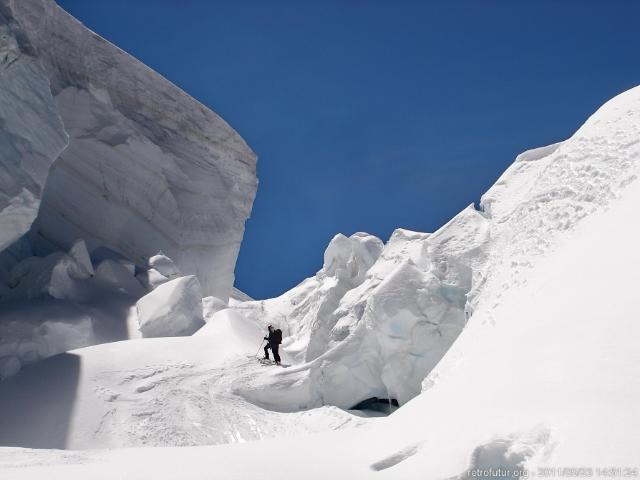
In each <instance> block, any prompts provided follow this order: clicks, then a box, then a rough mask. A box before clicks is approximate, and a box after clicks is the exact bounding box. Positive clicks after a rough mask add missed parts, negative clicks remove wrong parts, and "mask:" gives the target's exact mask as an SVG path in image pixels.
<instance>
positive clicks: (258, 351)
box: [254, 338, 264, 357]
mask: <svg viewBox="0 0 640 480" xmlns="http://www.w3.org/2000/svg"><path fill="white" fill-rule="evenodd" d="M263 343H264V338H263V339H262V342H260V346H259V347H258V350H257V351H256V354H255V355H254V357H257V356H258V353H260V349H261V348H262V344H263Z"/></svg>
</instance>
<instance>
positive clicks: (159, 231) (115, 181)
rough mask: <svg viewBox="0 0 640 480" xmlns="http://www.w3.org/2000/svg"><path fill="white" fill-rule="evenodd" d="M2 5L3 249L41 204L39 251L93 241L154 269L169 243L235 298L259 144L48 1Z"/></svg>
mask: <svg viewBox="0 0 640 480" xmlns="http://www.w3.org/2000/svg"><path fill="white" fill-rule="evenodd" d="M0 5H1V6H0V14H1V15H2V20H3V21H2V25H3V26H2V28H3V30H4V32H5V35H4V36H3V40H2V42H3V43H2V44H1V45H0V48H2V49H3V51H4V54H3V58H4V59H5V60H4V64H3V65H2V66H1V67H0V68H2V69H3V72H4V73H3V88H2V92H0V107H2V108H0V110H1V111H2V113H1V114H0V115H2V118H3V119H4V120H3V135H4V137H3V138H1V139H0V145H1V146H2V150H3V152H5V151H6V154H3V155H2V157H3V158H2V162H3V165H5V164H6V168H5V169H3V172H5V173H2V177H0V222H2V223H0V225H1V227H2V228H0V232H1V234H0V235H1V237H0V250H1V249H2V248H3V247H5V246H7V245H8V244H9V243H11V242H13V241H14V240H16V239H17V238H18V237H19V236H20V235H21V234H22V233H24V232H25V231H26V230H27V229H28V228H29V226H30V225H31V222H32V221H33V218H34V217H35V214H36V212H37V211H38V204H39V203H40V210H39V213H38V218H37V220H36V222H35V223H34V225H33V228H32V231H31V234H30V239H31V241H32V243H33V244H34V245H35V249H36V251H38V252H52V251H56V250H60V249H62V250H67V249H68V248H70V247H71V245H72V243H73V242H74V241H75V240H76V239H78V238H83V239H84V240H85V241H86V243H87V247H88V248H89V250H94V249H95V248H97V247H100V246H108V247H110V248H112V249H114V250H116V251H118V252H119V253H121V254H122V255H124V256H126V257H128V258H130V259H131V260H133V261H134V262H135V263H136V264H138V265H140V266H144V265H146V262H147V259H148V258H149V257H151V256H152V255H155V254H156V253H157V252H158V251H160V250H162V251H163V252H165V253H166V254H167V255H169V256H170V257H171V259H172V260H173V261H174V262H175V263H176V265H177V266H178V268H179V269H180V270H181V271H182V273H183V274H185V275H191V274H193V275H196V276H197V277H198V279H199V280H200V283H201V285H202V288H203V290H204V291H205V293H206V294H209V295H215V296H217V297H219V298H221V299H223V300H224V301H226V300H227V298H228V297H229V294H230V293H231V288H232V285H233V270H234V267H235V261H236V257H237V254H238V249H239V247H240V242H241V240H242V236H243V232H244V222H245V220H246V219H247V217H248V216H249V213H250V211H251V206H252V203H253V198H254V196H255V191H256V186H257V181H256V176H255V162H256V157H255V154H254V153H253V152H252V151H251V149H250V148H249V147H248V146H247V145H246V144H245V142H244V141H243V140H242V139H241V138H240V136H239V135H238V134H237V133H236V132H235V131H234V130H233V129H231V127H229V125H227V124H226V123H225V122H224V120H222V119H221V118H220V117H219V116H217V115H216V114H215V113H213V112H212V111H211V110H209V109H207V108H205V107H204V106H203V105H201V104H200V103H198V102H197V101H195V100H194V99H192V98H191V97H189V96H188V95H187V94H185V93H184V92H182V91H181V90H180V89H178V88H177V87H175V86H174V85H172V84H171V83H170V82H168V81H167V80H165V79H164V78H162V77H161V76H160V75H158V74H157V73H155V72H153V71H152V70H150V69H149V68H148V67H146V66H145V65H143V64H142V63H140V62H138V61H137V60H135V59H134V58H132V57H131V56H129V55H128V54H126V53H125V52H123V51H122V50H120V49H118V48H117V47H115V46H113V45H112V44H110V43H109V42H107V41H105V40H104V39H103V38H101V37H99V36H98V35H96V34H95V33H93V32H91V31H90V30H88V29H87V28H85V27H84V26H83V25H82V24H80V23H79V22H77V21H76V20H75V19H74V18H73V17H71V16H70V15H68V14H67V13H66V12H64V11H63V10H62V9H60V8H59V7H58V6H57V5H56V4H55V3H54V2H53V1H52V0H27V1H20V2H12V1H8V0H3V1H2V2H1V4H0ZM52 39H55V41H52ZM67 136H68V137H69V138H68V145H67ZM25 152H28V153H25ZM54 159H55V160H56V161H55V163H54V164H53V166H52V167H51V169H50V168H49V166H50V164H51V163H52V161H53V160H54ZM47 174H48V177H47ZM45 179H46V186H45ZM16 180H17V181H16ZM43 187H44V195H43V196H42V201H41V202H40V201H39V200H40V197H41V195H42V188H43Z"/></svg>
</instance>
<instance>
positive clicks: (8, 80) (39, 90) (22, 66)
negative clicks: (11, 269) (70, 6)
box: [0, 1, 67, 251]
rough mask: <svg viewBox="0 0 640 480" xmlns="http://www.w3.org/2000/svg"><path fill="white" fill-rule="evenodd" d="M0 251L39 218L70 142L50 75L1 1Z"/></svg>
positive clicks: (7, 7)
mask: <svg viewBox="0 0 640 480" xmlns="http://www.w3.org/2000/svg"><path fill="white" fill-rule="evenodd" d="M0 58H1V59H2V61H0V79H1V82H2V88H0V251H2V250H4V249H5V248H6V247H8V246H9V245H11V244H12V243H13V242H15V241H16V240H17V239H18V238H19V237H20V236H21V235H23V234H24V233H26V232H27V231H28V230H29V228H30V227H31V224H32V223H33V221H34V220H35V218H36V215H37V213H38V208H39V206H40V201H41V198H42V192H43V189H44V185H45V181H46V180H47V176H48V174H49V167H50V166H51V163H52V162H53V161H54V160H55V159H56V158H58V155H59V154H60V152H61V151H62V150H63V149H64V148H65V147H66V145H67V133H66V131H65V129H64V127H63V124H62V120H61V119H60V114H59V112H58V108H57V106H56V102H55V100H54V98H53V96H52V94H51V89H50V87H49V76H48V73H47V71H46V69H45V68H43V66H42V64H41V63H40V61H39V58H38V54H37V52H36V51H35V49H34V46H33V44H32V43H31V42H30V40H29V39H28V37H27V36H25V35H24V31H23V29H22V27H21V26H20V25H19V24H18V22H17V21H16V19H15V18H14V12H13V11H12V9H11V5H10V4H9V2H6V1H2V2H0Z"/></svg>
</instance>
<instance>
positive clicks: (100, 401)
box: [0, 310, 366, 449]
mask: <svg viewBox="0 0 640 480" xmlns="http://www.w3.org/2000/svg"><path fill="white" fill-rule="evenodd" d="M263 335H264V332H263V331H262V330H261V329H260V327H259V326H258V325H255V324H253V323H251V322H247V321H245V320H244V319H242V318H240V317H238V316H236V315H234V313H233V311H229V310H226V311H224V312H220V313H219V314H217V315H216V317H215V318H214V319H213V320H212V321H210V322H209V323H208V324H207V326H206V327H205V328H204V329H202V330H201V331H199V332H198V335H196V336H192V337H176V338H154V339H144V340H130V341H124V342H115V343H109V344H104V345H99V346H95V347H89V348H83V349H79V350H75V351H71V352H69V353H67V354H63V355H59V356H57V357H52V358H50V359H48V360H45V361H42V362H39V363H37V364H34V365H29V366H27V367H25V368H24V370H23V371H22V372H21V373H20V374H19V375H17V376H15V377H12V378H10V379H9V380H7V381H5V382H3V383H2V384H1V387H0V391H1V392H2V393H1V394H0V445H17V446H30V447H38V448H70V449H86V448H115V447H131V446H137V447H139V446H145V445H150V446H169V445H208V444H217V443H227V442H243V441H248V440H258V439H263V438H268V437H273V436H287V435H295V434H298V435H299V434H301V433H305V434H307V433H310V432H317V431H324V430H331V429H339V428H345V427H351V426H358V425H361V424H363V423H365V421H366V419H363V418H361V417H358V416H355V415H353V414H350V413H347V412H343V411H341V410H339V409H337V408H335V407H323V408H321V409H316V410H312V411H307V412H299V413H297V414H292V415H288V414H282V413H277V412H273V411H269V410H265V409H263V408H260V407H259V406H257V405H254V404H251V403H250V402H248V401H246V400H245V399H243V398H242V397H240V396H238V395H237V394H235V389H237V388H239V387H240V386H242V385H247V384H251V383H252V382H254V381H262V382H265V381H266V380H260V379H261V377H263V376H266V377H270V378H271V377H273V374H274V370H273V369H274V368H276V367H270V366H264V365H262V364H261V363H260V362H259V361H258V360H257V358H256V357H255V354H256V349H257V348H258V344H259V342H260V340H261V339H262V337H263ZM260 353H262V352H260ZM284 360H285V362H286V361H287V358H286V357H285V358H284ZM43 379H46V381H44V382H43ZM16 405H20V408H18V409H16V408H15V406H16Z"/></svg>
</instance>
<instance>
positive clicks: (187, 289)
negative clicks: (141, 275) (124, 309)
mask: <svg viewBox="0 0 640 480" xmlns="http://www.w3.org/2000/svg"><path fill="white" fill-rule="evenodd" d="M136 308H137V309H138V323H139V325H140V332H142V336H143V337H145V338H148V337H175V336H181V335H191V334H193V333H194V332H195V331H196V330H198V329H199V328H200V327H202V326H203V325H204V320H203V317H202V289H201V288H200V282H198V279H197V278H196V277H195V276H193V275H188V276H186V277H179V278H176V279H174V280H170V281H168V282H167V283H163V284H162V285H160V286H158V287H157V288H156V289H155V290H154V291H153V292H151V293H148V294H147V295H145V296H144V297H142V298H141V299H140V300H138V303H137V304H136Z"/></svg>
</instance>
